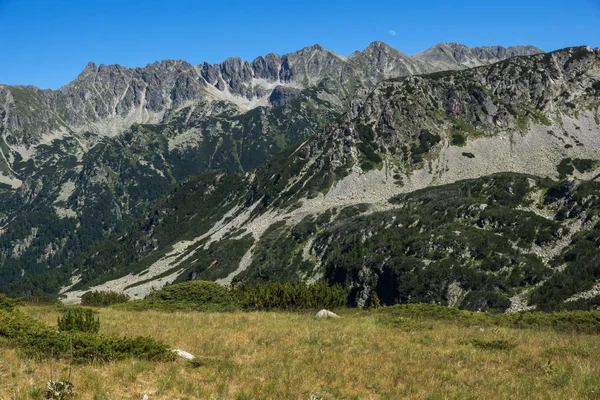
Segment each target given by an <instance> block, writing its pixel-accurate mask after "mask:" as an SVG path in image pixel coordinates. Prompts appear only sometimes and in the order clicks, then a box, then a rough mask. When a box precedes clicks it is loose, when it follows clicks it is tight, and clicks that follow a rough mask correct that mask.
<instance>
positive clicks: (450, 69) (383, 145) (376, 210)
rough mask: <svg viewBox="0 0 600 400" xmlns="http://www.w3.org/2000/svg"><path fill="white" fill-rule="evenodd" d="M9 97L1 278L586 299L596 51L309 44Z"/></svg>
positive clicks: (598, 135)
mask: <svg viewBox="0 0 600 400" xmlns="http://www.w3.org/2000/svg"><path fill="white" fill-rule="evenodd" d="M0 93H2V96H3V98H4V99H5V101H4V102H3V103H4V104H5V106H4V108H3V109H2V110H1V112H2V117H3V118H2V121H3V125H2V127H1V129H2V130H3V132H4V135H3V137H4V139H5V140H4V143H3V145H2V151H3V154H4V158H3V159H4V160H5V165H6V168H4V176H5V178H4V179H5V181H6V182H5V183H6V184H7V186H6V188H5V191H4V193H3V203H2V212H3V214H4V217H3V219H4V227H3V234H2V236H0V240H2V249H3V250H2V251H3V253H2V257H3V258H2V260H3V265H2V267H1V268H0V284H1V285H0V287H3V288H6V290H8V291H12V292H15V293H21V294H35V293H40V292H43V291H50V292H51V291H53V290H58V288H59V287H60V286H63V289H62V292H63V293H64V295H65V298H66V301H67V302H77V300H78V298H79V297H80V296H81V294H82V293H84V292H85V291H86V290H90V289H92V290H116V291H122V292H125V293H127V294H129V295H130V296H132V297H134V298H140V297H143V296H144V295H146V294H147V293H148V292H149V291H150V290H151V289H152V288H158V287H160V286H162V285H164V284H167V283H171V282H174V281H180V280H186V279H210V280H217V281H219V282H222V283H224V284H231V283H236V282H256V281H264V280H286V279H302V280H306V281H314V280H317V279H322V278H323V277H324V278H325V279H327V280H328V281H329V282H331V283H334V282H339V283H342V284H344V285H345V286H346V287H347V288H348V289H349V290H350V293H351V299H352V301H353V302H355V304H357V305H359V306H364V305H365V304H367V303H368V301H369V298H370V295H371V293H372V291H376V292H377V293H378V295H379V298H380V299H382V301H383V302H385V303H387V304H392V303H395V302H411V301H412V302H414V301H425V302H436V303H440V304H453V305H458V306H461V307H464V308H470V309H488V308H494V309H501V310H507V309H508V310H512V311H517V310H522V309H527V308H541V309H555V308H560V307H571V308H589V307H593V306H594V305H595V304H596V303H597V300H596V296H597V295H598V293H597V292H598V289H597V286H598V285H597V283H598V280H599V279H600V267H599V268H598V270H596V269H595V267H594V265H600V263H598V261H599V260H597V256H596V253H597V251H596V250H597V244H596V242H595V240H596V239H595V236H594V235H595V228H596V223H597V218H596V215H597V213H596V211H597V210H598V190H597V189H598V188H597V187H596V186H597V184H596V183H595V181H594V178H595V177H596V175H597V174H598V171H597V169H598V166H599V164H598V161H600V156H599V154H600V153H599V152H598V150H599V146H600V128H599V116H598V106H599V105H600V52H599V51H598V50H597V49H590V48H587V47H578V48H571V49H565V50H559V51H556V52H552V53H547V54H543V53H541V52H540V51H539V50H538V49H535V48H533V47H530V46H529V47H527V46H525V47H517V48H508V49H505V48H501V47H494V48H478V49H468V48H466V47H464V46H460V45H456V44H440V45H437V46H434V47H433V48H431V49H428V50H426V51H424V52H422V53H419V54H417V55H416V56H413V57H409V56H406V55H404V54H402V53H399V52H397V51H396V50H394V49H391V48H390V47H388V46H386V45H384V44H382V43H379V42H376V43H373V44H372V45H371V46H369V47H368V48H367V49H366V50H365V51H363V52H357V53H354V54H352V55H351V56H349V57H344V56H340V55H337V54H334V53H332V52H329V51H327V50H325V49H323V48H322V47H320V46H313V47H311V48H306V49H303V50H301V51H299V52H297V53H293V54H290V55H286V56H283V57H279V56H276V55H268V56H266V57H264V58H263V57H260V58H258V59H257V60H255V61H253V62H252V63H246V62H243V61H242V60H239V59H229V60H227V61H225V62H224V63H223V64H221V65H213V66H211V65H208V64H205V65H202V66H191V65H189V64H186V63H184V62H175V61H170V62H163V63H161V64H152V65H150V66H148V67H146V68H143V69H135V70H132V69H127V68H123V67H119V66H109V67H106V66H100V67H96V66H95V65H91V64H90V65H88V67H87V68H86V69H85V70H84V72H83V73H82V74H81V75H80V76H79V77H78V78H77V79H76V80H75V81H74V82H72V83H70V84H69V85H67V86H65V87H63V88H61V89H60V90H59V91H56V92H51V91H40V90H37V89H35V88H22V87H18V88H14V87H2V88H0ZM29 96H31V97H29ZM33 99H34V100H33ZM28 101H30V103H27V102H28ZM36 107H38V108H39V109H35V108H36ZM280 150H283V151H281V152H280ZM274 155H275V156H274ZM198 174H200V175H198ZM9 185H10V187H9ZM167 192H168V193H167ZM165 193H167V195H166V196H162V195H163V194H165ZM69 281H70V282H71V283H70V284H69Z"/></svg>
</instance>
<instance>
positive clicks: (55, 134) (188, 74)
mask: <svg viewBox="0 0 600 400" xmlns="http://www.w3.org/2000/svg"><path fill="white" fill-rule="evenodd" d="M439 68H441V67H440V66H438V65H437V64H436V63H435V62H431V63H430V62H428V61H423V60H415V59H413V58H411V57H409V56H406V55H404V54H402V53H400V52H398V51H397V50H395V49H392V48H391V47H389V46H387V45H385V44H383V43H381V42H375V43H373V44H371V45H370V46H369V47H368V48H367V49H366V50H365V51H363V52H359V53H355V54H353V55H352V56H350V57H343V56H339V55H337V54H335V53H333V52H330V51H328V50H326V49H324V48H322V47H321V46H312V47H307V48H305V49H302V50H300V51H298V52H295V53H291V54H288V55H284V56H281V57H280V56H276V55H267V56H265V57H262V58H260V57H259V58H257V59H256V60H254V61H253V62H252V63H248V62H245V61H242V60H240V59H228V60H226V61H225V62H223V63H221V64H218V65H208V64H203V65H200V66H194V65H191V64H189V63H186V62H184V61H163V62H160V63H154V64H150V65H148V66H147V67H145V68H125V67H122V66H118V65H113V66H106V65H100V66H97V65H95V64H92V63H91V64H89V65H88V66H87V67H86V68H85V69H84V71H83V72H82V73H81V74H80V75H79V76H78V77H77V78H76V79H75V80H74V81H73V82H71V83H70V84H68V85H66V86H64V87H62V88H61V89H59V90H57V91H48V90H39V89H37V88H34V87H23V86H0V132H1V133H2V141H0V152H1V155H2V157H0V181H1V182H2V183H3V185H2V188H1V189H2V191H1V192H0V224H1V226H2V229H3V234H2V235H0V287H8V286H10V287H12V288H13V289H10V290H13V291H15V292H19V293H35V292H44V291H52V290H54V289H51V287H56V285H57V282H58V281H60V280H61V279H64V277H63V276H62V275H61V274H62V273H64V274H66V275H69V274H70V272H68V268H66V267H65V263H66V262H67V261H70V260H72V259H73V258H75V257H77V256H78V255H80V254H82V253H84V252H86V251H87V250H88V249H89V248H90V247H91V246H93V245H94V244H95V243H97V242H98V241H101V240H103V239H104V238H105V237H107V236H109V235H111V234H116V233H122V232H124V230H125V229H126V226H127V224H129V223H130V221H131V220H134V219H135V218H137V217H138V216H140V215H142V213H143V212H145V210H146V207H147V206H148V204H149V202H150V201H152V200H154V199H156V198H157V197H159V196H161V195H162V194H164V193H166V192H167V191H168V190H169V188H171V187H172V186H173V185H174V184H176V182H179V181H181V180H184V179H186V178H188V177H190V176H193V175H196V174H200V173H203V172H206V171H210V170H213V169H219V168H225V169H229V170H233V171H237V172H244V171H248V170H250V169H252V168H254V167H256V166H257V165H259V164H260V163H262V162H264V161H265V160H267V159H268V158H270V157H271V156H272V155H274V154H275V153H277V152H278V151H280V150H281V149H284V148H286V147H288V146H290V145H292V144H294V143H298V142H300V141H303V140H306V139H307V138H309V137H312V136H315V135H318V134H320V133H321V131H322V130H323V129H325V127H326V126H328V124H330V123H331V122H332V121H335V120H336V119H337V118H339V117H340V115H342V114H343V113H344V112H345V110H346V109H348V107H350V106H351V105H352V104H357V103H359V102H360V99H362V98H364V96H366V95H367V94H368V93H369V91H370V90H371V88H372V87H374V85H376V84H377V82H379V81H380V80H381V79H384V78H390V77H397V76H405V75H407V74H417V73H425V72H431V71H437V70H439ZM444 68H445V67H444ZM454 68H458V69H462V68H464V66H462V65H461V64H456V65H455V66H454ZM47 271H52V273H50V274H49V276H48V278H47V279H40V278H37V276H39V274H44V273H46V272H47ZM17 282H19V283H17ZM3 285H4V286H3ZM6 285H8V286H6ZM11 285H12V286H11ZM14 285H17V286H14ZM6 290H9V289H6Z"/></svg>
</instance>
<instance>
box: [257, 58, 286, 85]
mask: <svg viewBox="0 0 600 400" xmlns="http://www.w3.org/2000/svg"><path fill="white" fill-rule="evenodd" d="M280 66H281V56H280V55H279V54H275V53H269V54H267V55H266V56H264V57H262V56H259V57H257V58H256V59H254V61H252V70H253V71H254V77H255V78H257V79H265V80H268V81H278V80H279V68H280Z"/></svg>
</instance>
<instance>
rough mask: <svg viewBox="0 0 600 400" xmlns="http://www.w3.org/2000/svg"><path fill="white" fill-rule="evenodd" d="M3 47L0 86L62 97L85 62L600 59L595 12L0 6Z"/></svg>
mask: <svg viewBox="0 0 600 400" xmlns="http://www.w3.org/2000/svg"><path fill="white" fill-rule="evenodd" d="M390 30H393V31H395V32H396V35H395V36H392V35H391V34H390V33H389V31H390ZM0 37H1V38H2V46H1V47H0V83H4V84H31V85H36V86H39V87H42V88H58V87H60V86H62V85H64V84H66V83H68V82H69V81H71V80H72V79H74V78H75V77H76V76H77V75H78V74H79V72H80V71H81V70H82V69H83V68H84V67H85V65H86V64H87V63H88V62H89V61H94V62H95V63H97V64H101V63H102V64H121V65H125V66H128V67H141V66H144V65H146V64H149V63H152V62H154V61H157V60H162V59H183V60H186V61H189V62H191V63H193V64H200V63H202V62H204V61H208V62H210V63H215V62H221V61H223V60H224V59H225V58H227V57H230V56H239V57H241V58H243V59H245V60H253V59H254V58H255V57H257V56H259V55H264V54H266V53H269V52H275V53H279V54H285V53H288V52H292V51H295V50H298V49H300V48H302V47H305V46H309V45H313V44H316V43H318V44H320V45H322V46H324V47H326V48H328V49H331V50H333V51H336V52H338V53H340V54H344V55H348V54H350V53H352V52H353V51H354V50H357V49H364V48H365V47H366V46H368V45H369V43H371V42H372V41H374V40H381V41H384V42H386V43H388V44H389V45H391V46H392V47H395V48H397V49H399V50H401V51H403V52H405V53H408V54H414V53H417V52H419V51H420V50H423V49H425V48H427V47H429V46H432V45H434V44H435V43H438V42H450V41H452V42H460V43H463V44H466V45H468V46H481V45H497V44H501V45H504V46H510V45H516V44H533V45H536V46H538V47H540V48H541V49H543V50H546V51H548V50H555V49H558V48H563V47H568V46H574V45H580V44H588V45H591V46H594V47H597V46H600V0H561V1H557V0H518V1H516V0H477V1H475V0H464V1H463V0H390V1H388V0H385V1H377V0H371V1H367V0H364V1H352V0H344V1H340V0H316V1H315V0H300V1H286V0H276V1H271V0H268V1H260V0H246V1H238V0H230V1H219V0H216V1H215V0H212V1H202V0H198V1H177V0H173V1H163V0H130V1H127V0H119V1H116V0H95V1H88V0H70V1H69V0H0Z"/></svg>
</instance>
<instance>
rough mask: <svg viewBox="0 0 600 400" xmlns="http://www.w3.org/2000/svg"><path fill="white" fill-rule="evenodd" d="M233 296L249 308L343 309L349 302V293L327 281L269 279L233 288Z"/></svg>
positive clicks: (288, 309)
mask: <svg viewBox="0 0 600 400" xmlns="http://www.w3.org/2000/svg"><path fill="white" fill-rule="evenodd" d="M234 295H235V296H236V297H237V298H238V299H239V300H240V302H241V304H242V305H243V307H244V308H246V309H250V310H286V311H292V310H310V309H318V308H340V307H344V306H346V304H347V303H348V293H347V292H346V290H344V288H342V286H340V285H337V284H336V285H333V286H329V285H327V284H326V283H325V282H318V283H315V284H313V285H307V284H306V283H303V282H285V283H278V282H269V283H265V284H260V285H244V286H241V287H239V288H236V289H234Z"/></svg>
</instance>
